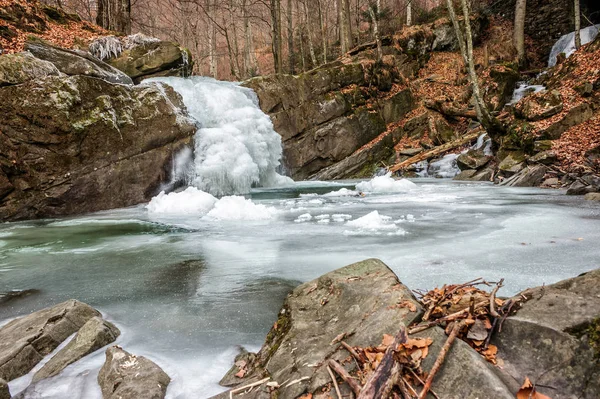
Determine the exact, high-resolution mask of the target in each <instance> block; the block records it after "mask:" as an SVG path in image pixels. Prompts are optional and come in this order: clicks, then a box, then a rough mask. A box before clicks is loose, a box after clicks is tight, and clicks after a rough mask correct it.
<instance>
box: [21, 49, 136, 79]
mask: <svg viewBox="0 0 600 399" xmlns="http://www.w3.org/2000/svg"><path fill="white" fill-rule="evenodd" d="M25 48H26V49H27V50H28V51H29V52H31V53H32V54H33V55H34V56H36V57H37V58H39V59H41V60H45V61H49V62H51V63H52V64H54V65H55V66H56V68H57V69H58V70H59V71H61V72H62V73H64V74H66V75H84V76H91V77H94V78H99V79H103V80H105V81H107V82H110V83H121V84H129V85H130V84H133V81H132V80H131V78H130V77H129V76H127V75H125V74H124V73H123V72H121V71H119V70H118V69H116V68H114V67H112V66H110V65H108V64H106V63H104V62H102V61H100V60H99V59H97V58H95V57H94V56H92V55H91V54H89V53H86V52H85V51H80V50H67V49H63V48H60V47H55V46H53V45H51V44H49V43H46V42H43V41H41V40H35V41H29V42H27V44H26V45H25Z"/></svg>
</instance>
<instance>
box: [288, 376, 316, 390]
mask: <svg viewBox="0 0 600 399" xmlns="http://www.w3.org/2000/svg"><path fill="white" fill-rule="evenodd" d="M306 380H310V377H306V376H305V377H300V378H298V379H297V380H294V381H290V382H288V384H287V385H286V386H285V387H286V388H287V387H289V386H292V385H294V384H297V383H299V382H302V381H306Z"/></svg>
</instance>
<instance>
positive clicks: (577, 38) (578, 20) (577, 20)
mask: <svg viewBox="0 0 600 399" xmlns="http://www.w3.org/2000/svg"><path fill="white" fill-rule="evenodd" d="M574 1H575V3H574V10H575V48H576V49H577V50H579V48H580V47H581V32H580V31H581V10H580V8H579V0H574Z"/></svg>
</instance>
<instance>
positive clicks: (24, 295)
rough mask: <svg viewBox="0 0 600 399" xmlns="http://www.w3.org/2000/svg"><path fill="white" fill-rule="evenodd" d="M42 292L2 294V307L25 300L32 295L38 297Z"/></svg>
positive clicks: (22, 291)
mask: <svg viewBox="0 0 600 399" xmlns="http://www.w3.org/2000/svg"><path fill="white" fill-rule="evenodd" d="M39 293H40V290H36V289H29V290H15V291H8V292H4V293H0V305H4V304H6V303H9V302H13V301H16V300H19V299H24V298H27V297H29V296H32V295H37V294H39Z"/></svg>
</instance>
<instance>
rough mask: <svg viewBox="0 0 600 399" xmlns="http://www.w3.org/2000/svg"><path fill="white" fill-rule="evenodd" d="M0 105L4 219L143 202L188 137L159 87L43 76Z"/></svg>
mask: <svg viewBox="0 0 600 399" xmlns="http://www.w3.org/2000/svg"><path fill="white" fill-rule="evenodd" d="M0 98H2V102H1V103H0V114H1V115H2V118H0V132H1V134H0V192H1V193H2V194H1V195H0V220H2V221H4V220H16V219H32V218H40V217H49V216H60V215H69V214H78V213H85V212H93V211H98V210H103V209H113V208H119V207H125V206H130V205H134V204H138V203H142V202H146V201H148V200H149V199H150V198H151V197H152V196H154V195H156V194H157V193H158V192H159V191H160V187H161V184H163V183H165V182H167V181H168V179H169V178H170V173H171V160H172V159H173V156H174V155H175V154H176V153H177V152H178V151H180V150H181V149H182V148H183V147H185V146H189V145H190V144H191V141H192V137H193V135H194V133H195V132H196V125H195V122H194V121H192V120H191V119H190V118H189V117H188V116H187V112H186V111H185V107H184V105H183V102H182V100H181V97H180V96H179V95H178V94H177V93H175V92H174V91H173V90H172V89H171V88H170V87H168V86H166V85H163V84H158V83H153V84H147V85H140V86H126V85H115V84H111V83H108V82H106V81H104V80H102V79H96V78H92V77H88V76H68V77H55V76H50V77H47V78H46V79H44V80H36V81H29V82H26V83H24V84H21V85H17V86H7V87H2V88H0ZM2 187H4V188H2Z"/></svg>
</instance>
